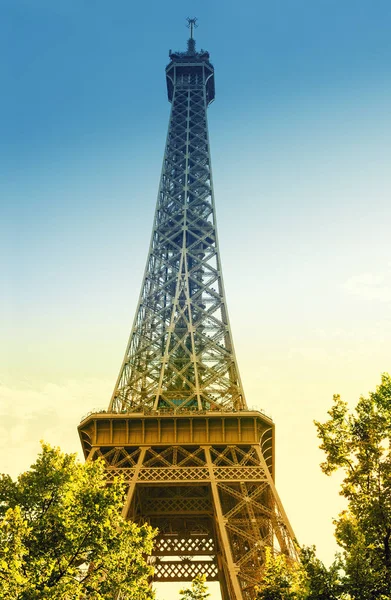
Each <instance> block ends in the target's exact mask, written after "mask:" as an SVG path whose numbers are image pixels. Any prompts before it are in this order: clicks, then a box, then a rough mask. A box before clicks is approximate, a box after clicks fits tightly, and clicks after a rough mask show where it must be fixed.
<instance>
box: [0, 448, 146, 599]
mask: <svg viewBox="0 0 391 600" xmlns="http://www.w3.org/2000/svg"><path fill="white" fill-rule="evenodd" d="M123 498H124V487H123V484H122V483H121V482H120V481H119V480H117V481H115V482H114V483H113V484H112V485H110V486H107V485H106V480H105V475H104V466H103V464H102V463H101V461H96V462H94V463H86V464H81V463H80V462H78V461H77V459H76V456H75V455H72V454H64V453H62V452H61V451H60V450H59V449H58V448H51V447H50V446H48V445H46V444H43V446H42V452H41V453H40V455H39V456H38V458H37V461H36V462H35V463H34V465H32V467H31V469H30V470H29V471H27V472H26V473H23V474H22V475H20V476H19V478H18V479H17V480H16V481H15V482H13V481H12V480H11V479H10V478H9V477H8V476H2V477H1V478H0V578H1V585H0V599H1V600H11V599H12V600H16V599H20V600H35V599H37V600H38V599H41V598H45V599H47V600H68V599H70V598H72V599H74V600H78V599H80V600H81V599H83V600H86V599H90V600H108V599H110V598H116V597H117V596H116V595H117V594H118V592H121V593H122V596H121V598H123V600H147V599H150V598H152V597H153V594H152V592H151V590H150V588H149V585H148V577H149V576H150V574H151V568H150V567H149V566H148V565H147V564H146V562H145V558H144V557H145V555H147V554H149V553H150V552H151V549H152V543H153V532H152V530H151V528H150V527H148V526H145V525H144V526H142V527H137V526H136V525H135V524H134V523H130V522H125V521H124V520H123V519H122V517H121V509H122V506H123Z"/></svg>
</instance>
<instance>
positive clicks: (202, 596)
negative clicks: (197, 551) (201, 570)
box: [179, 575, 210, 600]
mask: <svg viewBox="0 0 391 600" xmlns="http://www.w3.org/2000/svg"><path fill="white" fill-rule="evenodd" d="M205 582H206V575H197V577H195V578H194V579H193V581H192V583H191V588H187V589H185V590H181V591H180V592H179V593H180V595H181V597H180V600H206V599H207V598H209V596H210V594H209V593H208V588H207V586H206V583H205Z"/></svg>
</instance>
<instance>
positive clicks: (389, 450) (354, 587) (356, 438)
mask: <svg viewBox="0 0 391 600" xmlns="http://www.w3.org/2000/svg"><path fill="white" fill-rule="evenodd" d="M328 414H329V416H330V418H329V419H328V420H327V421H326V422H325V423H323V424H321V423H318V422H315V425H316V427H317V429H318V437H319V438H320V439H321V441H322V444H321V446H320V447H321V448H322V449H323V450H324V451H325V454H326V460H325V462H324V463H322V465H321V467H322V469H323V471H324V472H325V473H327V474H329V473H331V472H332V471H334V470H335V469H342V470H343V472H344V475H345V477H344V480H343V483H342V486H341V494H342V495H343V496H345V498H346V499H347V500H348V509H347V510H345V511H344V512H343V513H341V515H340V516H339V519H337V520H336V521H335V525H336V538H337V541H338V543H339V544H340V546H341V547H342V548H343V549H344V558H345V569H346V573H347V586H348V591H349V593H350V594H351V595H352V597H354V598H355V599H356V600H377V599H378V598H380V597H382V595H383V596H386V597H388V598H390V597H391V446H390V441H391V377H390V375H388V374H387V373H386V374H383V375H382V380H381V384H380V385H379V386H378V387H377V388H376V391H375V392H372V393H370V394H369V396H368V398H365V397H361V398H360V399H359V401H358V403H357V406H356V409H355V411H354V412H349V410H348V407H347V405H346V403H344V402H342V401H341V399H340V398H339V396H335V397H334V402H333V406H332V408H331V409H330V411H329V413H328Z"/></svg>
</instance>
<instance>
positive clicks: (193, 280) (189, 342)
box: [79, 19, 296, 600]
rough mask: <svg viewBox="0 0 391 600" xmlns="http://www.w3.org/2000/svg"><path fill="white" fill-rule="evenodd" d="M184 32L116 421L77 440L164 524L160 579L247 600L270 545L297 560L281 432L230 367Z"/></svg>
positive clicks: (199, 77) (202, 71)
mask: <svg viewBox="0 0 391 600" xmlns="http://www.w3.org/2000/svg"><path fill="white" fill-rule="evenodd" d="M189 26H190V28H191V36H190V39H189V40H188V48H187V51H186V52H175V53H173V52H170V63H169V65H168V66H167V68H166V76H167V89H168V98H169V101H170V102H171V103H172V109H171V115H170V122H169V127H168V135H167V142H166V147H165V153H164V160H163V169H162V175H161V180H160V187H159V195H158V201H157V207H156V213H155V219H154V225H153V232H152V239H151V244H150V249H149V254H148V260H147V266H146V269H145V275H144V281H143V285H142V289H141V294H140V299H139V303H138V308H137V310H136V316H135V321H134V325H133V329H132V332H131V335H130V339H129V343H128V346H127V349H126V353H125V358H124V360H123V363H122V366H121V369H120V373H119V377H118V380H117V383H116V386H115V389H114V393H113V396H112V399H111V402H110V405H109V409H108V411H107V412H101V413H98V414H91V415H89V416H88V417H87V418H86V419H84V420H83V421H82V423H81V424H80V426H79V432H80V436H81V440H82V444H83V448H84V452H85V456H86V457H87V458H89V459H95V458H97V457H98V456H100V457H102V458H103V459H104V460H105V462H106V465H107V473H108V478H109V480H110V478H112V477H114V476H115V475H117V474H122V475H123V477H124V480H125V481H126V483H127V484H128V492H127V500H126V504H125V506H124V515H125V516H126V517H128V518H132V519H135V520H136V521H145V520H146V521H148V522H150V523H151V524H152V525H154V526H156V527H158V528H159V534H158V538H157V541H156V544H155V549H154V552H153V556H152V557H151V560H152V562H153V564H154V565H155V575H154V579H155V580H156V581H188V580H191V579H192V578H193V577H194V576H195V575H197V574H199V573H202V572H204V573H206V575H207V578H208V580H211V581H212V580H218V581H220V586H221V593H222V598H223V600H252V599H253V598H254V597H255V586H256V584H257V583H259V582H260V580H261V578H262V572H263V564H264V557H265V548H266V547H267V546H269V547H272V548H274V550H275V551H276V552H283V553H284V554H286V555H287V556H288V557H290V558H291V559H292V560H295V559H296V550H295V545H294V535H293V532H292V529H291V527H290V525H289V522H288V519H287V517H286V514H285V513H284V509H283V507H282V504H281V502H280V500H279V498H278V494H277V491H276V489H275V486H274V425H273V422H272V421H271V420H270V419H269V418H268V417H267V416H265V415H264V414H262V413H260V412H258V411H249V410H248V408H247V405H246V401H245V397H244V393H243V388H242V384H241V381H240V376H239V371H238V367H237V362H236V358H235V353H234V348H233V343H232V336H231V330H230V325H229V320H228V313H227V307H226V300H225V294H224V287H223V279H222V273H221V265H220V255H219V247H218V240H217V230H216V216H215V207H214V197H213V184H212V171H211V160H210V150H209V139H208V126H207V114H206V113H207V107H208V105H209V104H210V103H211V102H212V101H213V99H214V96H215V88H214V69H213V66H212V65H211V63H210V61H209V54H208V52H205V51H202V50H201V51H200V52H197V51H196V47H195V41H194V39H193V29H194V26H195V20H194V19H189Z"/></svg>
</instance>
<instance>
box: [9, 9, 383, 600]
mask: <svg viewBox="0 0 391 600" xmlns="http://www.w3.org/2000/svg"><path fill="white" fill-rule="evenodd" d="M0 5H1V9H2V18H1V20H0V76H1V82H2V93H1V96H0V110H1V112H0V114H1V117H0V202H1V212H2V219H1V229H2V231H1V236H0V255H1V257H2V260H1V265H2V269H3V270H4V274H3V275H2V277H1V281H0V286H1V288H0V297H1V298H2V301H3V303H4V307H3V308H2V310H1V329H2V333H1V350H0V353H1V354H0V359H1V362H0V376H1V403H0V414H1V422H0V432H1V435H0V445H1V446H2V448H3V450H2V452H1V454H0V470H1V471H5V472H10V473H11V474H13V475H16V474H17V473H18V472H20V471H21V470H24V469H26V468H27V467H28V466H29V465H30V464H31V463H32V462H33V460H34V458H35V456H36V453H37V451H38V448H39V443H38V442H39V439H41V438H43V439H45V440H47V441H49V442H51V443H53V444H58V445H60V446H61V447H62V448H63V449H64V450H67V451H70V450H72V451H77V450H78V449H79V441H78V438H77V433H76V427H77V424H78V422H79V420H80V418H81V417H82V416H83V415H84V414H85V413H87V412H88V411H90V410H92V409H94V408H104V407H106V406H107V405H108V401H109V397H110V394H111V391H112V388H113V386H114V383H115V379H116V376H117V373H118V369H119V366H120V363H121V360H122V355H123V352H124V349H125V344H126V341H127V337H128V334H129V330H130V326H131V322H132V320H133V316H134V311H135V308H136V302H137V296H138V293H139V289H140V285H141V278H142V273H143V270H144V265H145V259H146V254H147V249H148V244H149V237H150V231H151V227H152V218H153V212H154V207H155V201H156V194H157V188H158V180H159V174H160V168H161V160H162V154H163V148H164V140H165V134H166V128H167V122H168V115H169V104H168V102H167V98H166V89H165V76H164V67H165V65H166V64H167V62H168V50H169V48H172V49H177V50H178V49H184V48H185V44H186V38H187V34H188V32H187V30H186V29H185V27H184V23H185V17H187V16H197V17H198V19H199V28H198V29H197V30H196V39H197V44H198V48H201V47H202V48H204V49H207V50H208V51H209V52H210V53H211V61H212V63H213V64H214V66H215V69H216V100H215V102H214V103H213V104H212V106H211V107H210V109H209V125H210V135H211V146H212V161H213V167H214V181H215V192H216V204H217V216H218V227H219V237H220V246H221V253H222V262H223V269H224V279H225V286H226V292H227V298H228V306H229V309H230V318H231V325H232V329H233V335H234V339H235V344H236V351H237V355H238V360H239V367H240V370H241V375H242V379H243V383H244V387H245V391H246V395H247V399H248V402H249V405H250V406H254V407H257V408H263V409H264V410H265V411H266V412H268V413H270V414H271V415H272V416H273V418H274V420H275V422H276V427H277V446H276V451H277V487H278V490H279V492H280V495H281V497H282V500H283V503H284V505H285V508H286V511H287V513H288V516H289V517H290V520H291V522H292V526H293V528H294V530H295V532H296V534H297V537H298V539H299V541H300V542H301V543H305V544H312V543H315V544H316V545H317V547H318V551H319V555H320V556H321V558H323V559H324V560H325V561H326V562H329V561H330V560H331V558H332V555H333V553H334V550H335V545H334V540H333V526H332V518H333V517H335V516H337V514H338V511H339V510H340V509H341V507H342V506H343V504H342V500H341V498H340V497H339V496H338V477H335V478H331V479H330V478H327V477H326V476H324V475H322V474H321V472H320V470H319V466H318V465H319V462H320V461H321V460H322V454H321V452H320V451H319V450H318V449H317V446H318V441H317V438H316V433H315V429H314V426H313V424H312V420H313V419H319V420H324V419H325V418H326V411H327V409H328V408H329V406H330V404H331V399H332V395H333V393H337V392H339V393H341V394H342V396H343V398H344V399H346V400H347V401H349V402H350V403H352V404H353V403H354V402H355V401H356V400H357V399H358V396H359V395H360V394H362V393H363V394H366V393H367V392H368V391H369V390H371V389H374V388H375V386H376V385H377V384H378V383H379V382H380V373H381V372H382V371H390V370H391V360H390V359H391V356H390V342H391V252H390V250H391V248H390V246H391V243H390V224H391V202H390V199H391V182H390V179H391V177H390V158H391V157H390V139H391V109H390V106H391V78H390V64H391V37H390V27H391V23H390V21H391V3H390V2H389V0H373V1H372V2H369V1H368V0H365V1H364V0H343V1H341V0H338V1H337V0H316V1H315V2H314V1H313V0H273V1H270V2H263V1H260V0H258V1H255V0H254V1H253V0H243V1H242V2H232V1H230V0H225V1H224V2H223V1H222V0H219V1H216V0H198V1H195V0H194V1H192V2H190V1H183V0H181V1H179V0H171V2H169V3H166V2H161V1H157V0H154V1H151V2H148V3H146V2H144V3H142V2H137V3H136V2H135V3H132V2H129V1H128V0H126V1H125V0H116V1H115V2H111V3H109V2H107V1H103V0H94V1H93V2H92V1H91V0H56V2H53V1H52V0H34V2H31V0H0ZM161 597H162V598H163V597H164V593H163V596H161ZM216 597H218V596H216Z"/></svg>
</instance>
